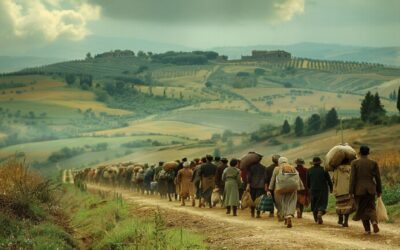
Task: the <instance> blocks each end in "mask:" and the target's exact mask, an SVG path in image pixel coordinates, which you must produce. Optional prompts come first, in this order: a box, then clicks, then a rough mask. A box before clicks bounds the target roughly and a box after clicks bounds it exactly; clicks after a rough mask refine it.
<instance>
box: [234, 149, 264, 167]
mask: <svg viewBox="0 0 400 250" xmlns="http://www.w3.org/2000/svg"><path fill="white" fill-rule="evenodd" d="M262 157H263V156H262V155H261V154H259V153H256V152H249V153H247V154H246V155H245V156H243V157H242V159H240V168H241V169H247V168H248V167H250V166H251V165H254V164H256V163H258V162H260V161H261V159H262Z"/></svg>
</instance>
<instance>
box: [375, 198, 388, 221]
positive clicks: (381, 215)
mask: <svg viewBox="0 0 400 250" xmlns="http://www.w3.org/2000/svg"><path fill="white" fill-rule="evenodd" d="M376 217H377V219H378V221H388V220H389V217H388V214H387V211H386V207H385V204H384V203H383V201H382V197H379V198H378V199H377V200H376Z"/></svg>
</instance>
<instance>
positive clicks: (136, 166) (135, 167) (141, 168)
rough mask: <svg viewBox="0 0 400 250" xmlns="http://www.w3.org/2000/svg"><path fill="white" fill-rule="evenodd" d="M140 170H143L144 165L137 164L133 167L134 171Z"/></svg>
mask: <svg viewBox="0 0 400 250" xmlns="http://www.w3.org/2000/svg"><path fill="white" fill-rule="evenodd" d="M140 170H143V166H142V165H135V166H134V167H133V172H135V173H137V172H139V171H140Z"/></svg>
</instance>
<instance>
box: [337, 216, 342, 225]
mask: <svg viewBox="0 0 400 250" xmlns="http://www.w3.org/2000/svg"><path fill="white" fill-rule="evenodd" d="M338 218H339V219H338V222H337V223H338V224H339V225H343V214H338Z"/></svg>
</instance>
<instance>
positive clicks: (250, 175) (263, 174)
mask: <svg viewBox="0 0 400 250" xmlns="http://www.w3.org/2000/svg"><path fill="white" fill-rule="evenodd" d="M260 160H261V159H260ZM266 183H267V168H266V167H265V166H264V165H262V164H261V162H258V163H256V164H254V165H252V166H250V167H249V168H248V171H247V190H248V191H250V195H251V199H252V200H253V201H255V200H256V199H257V198H258V197H260V196H261V195H263V194H265V190H267V186H266ZM255 209H256V208H255V206H252V207H251V216H252V217H254V215H255ZM257 218H260V211H258V210H257Z"/></svg>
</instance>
